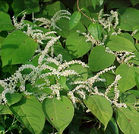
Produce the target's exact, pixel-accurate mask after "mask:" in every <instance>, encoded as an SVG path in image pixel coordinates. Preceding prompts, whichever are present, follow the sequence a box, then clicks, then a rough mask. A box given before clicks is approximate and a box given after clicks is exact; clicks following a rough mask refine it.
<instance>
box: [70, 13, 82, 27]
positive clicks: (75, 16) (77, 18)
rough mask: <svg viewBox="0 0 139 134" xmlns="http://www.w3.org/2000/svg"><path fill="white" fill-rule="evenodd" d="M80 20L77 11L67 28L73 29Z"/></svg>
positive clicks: (79, 14)
mask: <svg viewBox="0 0 139 134" xmlns="http://www.w3.org/2000/svg"><path fill="white" fill-rule="evenodd" d="M80 19H81V13H80V12H78V11H75V12H74V13H73V14H72V16H71V18H70V21H69V28H70V29H73V28H74V27H75V26H77V24H78V23H79V21H80Z"/></svg>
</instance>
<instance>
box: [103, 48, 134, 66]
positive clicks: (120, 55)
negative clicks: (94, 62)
mask: <svg viewBox="0 0 139 134" xmlns="http://www.w3.org/2000/svg"><path fill="white" fill-rule="evenodd" d="M106 52H108V53H111V54H114V55H115V57H116V59H117V61H118V62H119V63H120V64H122V63H125V64H128V65H132V64H131V63H129V61H130V60H131V59H133V58H135V54H134V53H133V52H128V51H125V50H123V51H115V52H114V51H112V50H110V48H108V47H106Z"/></svg>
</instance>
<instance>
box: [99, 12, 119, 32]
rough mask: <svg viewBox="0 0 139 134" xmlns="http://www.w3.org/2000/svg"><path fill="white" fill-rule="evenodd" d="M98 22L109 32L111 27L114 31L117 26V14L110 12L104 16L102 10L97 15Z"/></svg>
mask: <svg viewBox="0 0 139 134" xmlns="http://www.w3.org/2000/svg"><path fill="white" fill-rule="evenodd" d="M98 21H99V23H100V24H101V25H102V26H103V27H104V29H108V32H109V31H110V30H111V28H112V27H113V28H114V29H115V28H116V27H117V25H118V24H119V18H118V12H117V11H113V10H111V11H110V14H104V13H103V9H102V10H100V12H99V14H98Z"/></svg>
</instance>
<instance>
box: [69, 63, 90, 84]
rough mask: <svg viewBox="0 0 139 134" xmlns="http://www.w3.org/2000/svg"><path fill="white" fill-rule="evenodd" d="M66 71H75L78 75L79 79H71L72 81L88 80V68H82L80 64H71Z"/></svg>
mask: <svg viewBox="0 0 139 134" xmlns="http://www.w3.org/2000/svg"><path fill="white" fill-rule="evenodd" d="M67 69H68V70H69V69H70V70H75V72H77V73H78V74H79V77H78V76H77V77H75V76H74V77H72V76H71V77H72V79H73V81H80V80H87V78H88V68H86V67H83V66H82V65H80V64H73V65H71V66H70V67H68V68H67Z"/></svg>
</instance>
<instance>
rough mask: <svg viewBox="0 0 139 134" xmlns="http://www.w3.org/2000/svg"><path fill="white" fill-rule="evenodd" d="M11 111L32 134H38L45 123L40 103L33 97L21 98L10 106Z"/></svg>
mask: <svg viewBox="0 0 139 134" xmlns="http://www.w3.org/2000/svg"><path fill="white" fill-rule="evenodd" d="M11 110H12V112H13V114H14V115H15V117H16V118H17V119H18V120H19V121H20V122H21V123H23V124H24V125H25V127H26V128H28V130H29V131H30V132H32V133H33V134H40V133H41V131H42V130H43V127H44V123H45V116H44V113H43V110H42V105H41V103H40V102H39V101H38V100H37V99H36V98H35V97H33V96H29V97H26V98H23V99H22V100H21V101H20V102H19V103H17V104H15V105H12V106H11Z"/></svg>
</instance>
